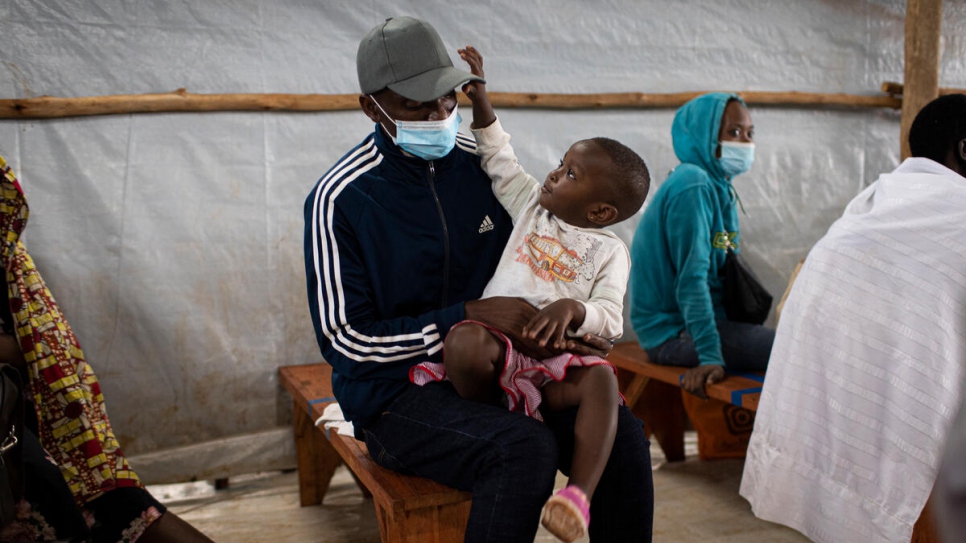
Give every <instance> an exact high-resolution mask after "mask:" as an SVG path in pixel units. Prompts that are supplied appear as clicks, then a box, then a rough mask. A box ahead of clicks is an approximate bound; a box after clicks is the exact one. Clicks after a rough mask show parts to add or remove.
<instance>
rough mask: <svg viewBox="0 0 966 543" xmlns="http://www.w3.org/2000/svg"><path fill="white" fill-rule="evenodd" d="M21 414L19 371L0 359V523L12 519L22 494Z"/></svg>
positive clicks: (22, 411)
mask: <svg viewBox="0 0 966 543" xmlns="http://www.w3.org/2000/svg"><path fill="white" fill-rule="evenodd" d="M23 417H24V401H23V383H22V381H21V378H20V372H19V371H17V368H15V367H13V366H11V365H10V364H2V363H0V526H6V525H7V524H9V523H10V522H12V521H13V520H14V518H15V517H16V509H15V508H16V506H17V502H18V501H19V500H20V498H21V497H22V496H23V488H24V487H23V445H22V443H23Z"/></svg>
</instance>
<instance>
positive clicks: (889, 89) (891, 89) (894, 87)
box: [882, 81, 966, 96]
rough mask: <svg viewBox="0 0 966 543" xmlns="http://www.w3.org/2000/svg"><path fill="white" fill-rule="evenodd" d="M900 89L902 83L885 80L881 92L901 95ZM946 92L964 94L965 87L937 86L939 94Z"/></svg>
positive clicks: (943, 94)
mask: <svg viewBox="0 0 966 543" xmlns="http://www.w3.org/2000/svg"><path fill="white" fill-rule="evenodd" d="M902 89H903V87H902V83H895V82H893V81H886V82H885V83H883V84H882V92H884V93H886V94H888V95H889V96H902ZM947 94H966V89H954V88H952V87H939V96H946V95H947Z"/></svg>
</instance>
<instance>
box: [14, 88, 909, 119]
mask: <svg viewBox="0 0 966 543" xmlns="http://www.w3.org/2000/svg"><path fill="white" fill-rule="evenodd" d="M704 92H707V91H696V92H678V93H668V94H647V93H640V92H624V93H596V94H548V93H522V92H491V93H490V99H491V101H492V102H493V105H494V107H497V108H532V109H614V108H676V107H678V106H680V105H682V104H684V103H685V102H687V101H688V100H690V99H692V98H694V97H696V96H699V95H701V94H704ZM738 94H739V95H740V96H741V97H742V98H743V99H744V100H745V101H746V102H747V103H748V104H749V105H767V106H799V107H803V106H844V107H885V108H893V109H899V108H901V107H902V100H901V99H900V98H896V97H895V96H889V95H875V96H873V95H870V96H865V95H856V94H827V93H812V92H795V91H791V92H764V91H739V92H738ZM460 103H461V104H463V105H469V100H468V99H467V98H466V97H465V96H463V95H460ZM358 107H359V95H358V94H194V93H189V92H187V91H186V90H185V89H178V90H176V91H174V92H169V93H158V94H117V95H108V96H82V97H76V98H63V97H55V96H41V97H39V98H16V99H2V100H0V119H53V118H61V117H78V116H89V115H117V114H128V113H162V112H211V111H297V112H320V111H349V110H354V109H357V108H358Z"/></svg>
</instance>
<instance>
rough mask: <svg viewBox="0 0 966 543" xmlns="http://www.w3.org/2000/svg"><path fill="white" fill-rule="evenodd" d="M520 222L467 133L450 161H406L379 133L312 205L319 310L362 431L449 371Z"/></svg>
mask: <svg viewBox="0 0 966 543" xmlns="http://www.w3.org/2000/svg"><path fill="white" fill-rule="evenodd" d="M512 228H513V226H512V221H511V219H510V217H509V215H507V213H506V211H505V210H504V209H503V206H501V205H500V202H499V201H497V199H496V197H495V196H494V195H493V191H492V188H491V181H490V179H489V177H487V176H486V174H485V173H484V172H483V170H482V169H481V168H480V158H479V157H478V156H477V155H476V143H475V141H474V140H473V139H472V138H469V137H467V136H464V135H463V134H459V135H458V136H457V145H456V147H455V148H454V149H453V151H451V152H450V153H449V154H448V155H446V156H445V157H443V158H441V159H438V160H434V161H425V160H422V159H420V158H416V157H409V156H406V155H404V154H403V153H402V152H401V151H400V150H399V148H398V147H396V145H395V144H394V143H393V142H392V140H390V139H389V138H388V137H387V136H386V135H385V133H384V132H383V131H382V130H381V129H380V128H379V126H378V125H376V130H375V131H374V132H373V133H372V134H370V136H369V137H368V138H366V139H365V140H364V141H363V142H362V143H361V144H359V145H358V146H357V147H356V148H355V149H353V150H352V151H350V152H349V153H348V154H346V155H345V156H344V157H342V158H341V159H340V160H339V162H338V163H336V165H335V166H333V167H332V168H331V169H330V170H329V171H328V172H326V174H325V175H324V176H322V178H321V179H320V180H319V182H318V183H317V184H316V186H315V188H314V189H313V190H312V192H311V193H310V194H309V196H308V198H307V199H306V201H305V275H306V282H307V287H308V300H309V311H310V312H311V314H312V323H313V324H314V326H315V334H316V337H317V339H318V342H319V347H320V348H321V350H322V356H323V357H324V358H325V360H326V362H328V363H329V364H330V365H332V369H333V372H332V388H333V391H334V392H335V396H336V399H338V401H339V405H341V406H342V411H343V413H344V414H345V417H346V419H347V420H350V421H353V423H354V426H355V427H356V431H357V433H358V432H359V429H360V428H364V427H365V426H366V425H367V424H368V423H370V422H371V421H372V420H374V419H375V418H376V417H378V416H379V414H380V413H381V412H382V410H383V409H384V408H385V407H386V406H387V405H388V404H389V402H390V401H392V399H393V398H394V397H396V395H398V394H399V393H400V392H402V390H403V389H404V388H405V387H407V386H414V385H409V384H408V383H409V368H411V367H412V366H414V365H416V364H418V363H420V362H423V361H426V360H431V361H434V362H440V361H442V347H443V338H444V337H445V336H446V333H447V332H448V331H449V329H450V327H451V326H453V325H454V324H456V323H457V322H459V321H461V320H462V319H463V316H464V312H463V302H465V301H467V300H475V299H478V298H479V297H480V295H481V294H482V293H483V288H484V287H485V286H486V283H487V281H489V279H490V276H491V275H493V271H494V270H495V269H496V265H497V263H498V262H499V260H500V255H501V253H502V251H503V247H504V246H505V245H506V242H507V239H508V238H509V235H510V231H511V229H512Z"/></svg>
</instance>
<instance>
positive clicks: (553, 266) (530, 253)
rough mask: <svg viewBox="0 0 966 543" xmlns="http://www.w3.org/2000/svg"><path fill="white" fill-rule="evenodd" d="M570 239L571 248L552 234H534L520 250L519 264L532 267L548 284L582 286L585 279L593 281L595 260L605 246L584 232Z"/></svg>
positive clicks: (528, 237) (528, 235)
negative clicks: (560, 283)
mask: <svg viewBox="0 0 966 543" xmlns="http://www.w3.org/2000/svg"><path fill="white" fill-rule="evenodd" d="M568 237H569V238H570V239H569V240H568V241H569V242H570V243H569V246H568V245H565V244H564V243H563V242H561V241H560V240H559V239H557V238H555V237H553V236H551V235H546V234H540V233H538V232H534V231H530V232H528V233H527V235H526V237H525V238H524V241H523V244H522V245H521V246H519V247H517V249H516V252H517V258H516V261H517V262H520V263H523V264H526V265H527V266H529V267H530V270H531V271H533V273H534V275H536V276H537V277H539V278H540V279H543V280H544V281H547V282H553V281H563V282H565V283H574V284H578V285H579V284H581V282H582V280H583V281H593V280H594V275H595V269H596V266H595V265H594V257H595V256H596V255H597V251H598V250H599V249H600V247H601V245H603V244H602V243H601V242H600V240H598V239H595V238H594V237H593V236H588V235H585V234H581V233H576V234H574V235H572V236H568Z"/></svg>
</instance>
